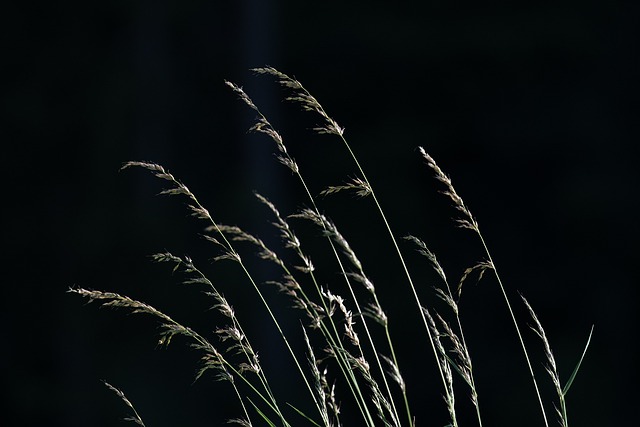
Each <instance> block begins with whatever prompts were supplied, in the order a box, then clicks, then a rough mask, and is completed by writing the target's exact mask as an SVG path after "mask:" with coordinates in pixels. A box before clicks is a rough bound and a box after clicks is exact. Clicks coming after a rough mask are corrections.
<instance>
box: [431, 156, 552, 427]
mask: <svg viewBox="0 0 640 427" xmlns="http://www.w3.org/2000/svg"><path fill="white" fill-rule="evenodd" d="M418 150H419V151H420V154H421V155H422V157H423V159H424V160H425V162H426V163H427V165H428V166H429V167H430V168H431V169H432V170H433V171H434V173H435V176H436V179H437V180H438V181H440V182H442V183H443V184H444V185H445V186H446V190H445V191H444V192H443V194H445V195H446V196H448V197H449V198H450V199H451V200H452V201H453V204H454V206H455V208H456V210H458V212H460V213H461V214H462V217H461V218H459V219H457V223H458V225H459V226H460V227H462V228H467V229H469V230H472V231H474V232H475V233H476V234H477V235H478V237H479V238H480V242H481V243H482V247H483V249H484V252H485V255H486V256H487V261H486V262H484V263H481V264H479V266H480V268H490V269H491V270H492V271H493V273H494V274H495V276H496V280H497V282H498V286H499V287H500V291H501V292H502V296H503V297H504V301H505V303H506V305H507V308H508V309H509V315H510V316H511V321H512V323H513V325H514V326H515V328H516V333H517V335H518V340H519V341H520V346H521V347H522V351H523V352H524V357H525V360H526V362H527V367H528V368H529V373H530V375H531V379H532V381H533V386H534V388H535V392H536V396H537V398H538V403H539V405H540V410H541V412H542V417H543V419H544V424H545V426H547V427H549V423H548V421H547V414H546V412H545V409H544V404H543V403H542V396H541V394H540V389H539V388H538V382H537V380H536V375H535V373H534V372H533V367H532V366H531V360H530V358H529V352H528V351H527V346H526V345H525V343H524V339H523V338H522V333H521V332H520V324H519V322H518V320H517V319H516V316H515V314H514V312H513V309H512V308H511V301H510V300H509V296H508V295H507V291H506V290H505V287H504V285H503V284H502V279H501V278H500V275H499V274H498V271H497V270H496V267H495V264H494V262H493V258H492V257H491V253H490V252H489V248H488V247H487V244H486V242H485V241H484V237H483V236H482V233H481V232H480V228H479V226H478V222H477V221H476V219H475V218H474V217H473V215H471V212H470V211H469V209H468V208H467V206H466V205H465V204H464V201H463V200H462V198H461V197H460V196H459V195H458V193H457V192H456V190H455V188H454V187H453V184H452V183H451V179H450V178H449V177H448V176H447V175H446V174H445V173H444V172H443V171H442V169H440V167H439V166H438V165H437V164H436V162H435V160H434V159H433V157H431V156H430V155H429V154H427V152H426V151H425V150H424V148H422V147H419V148H418Z"/></svg>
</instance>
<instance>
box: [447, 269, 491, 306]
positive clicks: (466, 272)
mask: <svg viewBox="0 0 640 427" xmlns="http://www.w3.org/2000/svg"><path fill="white" fill-rule="evenodd" d="M493 269H494V266H493V262H491V261H480V262H478V263H477V264H476V265H474V266H472V267H468V268H466V269H465V270H464V272H463V273H462V277H461V278H460V281H459V282H458V288H457V290H456V293H457V294H458V298H460V295H461V294H462V285H463V284H464V283H465V281H466V280H467V278H469V275H470V274H471V273H473V272H474V271H478V272H479V273H478V280H477V281H478V282H479V281H480V280H482V277H483V276H484V273H485V272H486V271H487V270H493Z"/></svg>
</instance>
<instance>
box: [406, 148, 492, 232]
mask: <svg viewBox="0 0 640 427" xmlns="http://www.w3.org/2000/svg"><path fill="white" fill-rule="evenodd" d="M418 151H420V154H421V155H422V157H423V158H424V160H425V161H426V162H427V166H429V167H430V168H431V169H432V170H433V171H434V172H435V174H436V179H437V180H438V181H440V182H442V183H443V184H444V185H445V186H446V187H447V189H446V190H445V191H443V192H442V193H443V194H444V195H446V196H448V197H449V198H450V199H451V200H452V201H453V205H454V206H455V208H456V209H457V210H458V211H459V212H460V213H462V218H459V219H457V220H456V222H457V223H458V225H459V226H460V227H462V228H468V229H470V230H474V231H475V232H476V233H479V232H480V230H479V229H478V223H477V222H476V220H475V218H474V217H473V215H471V212H470V211H469V209H468V208H467V206H466V205H465V204H464V201H463V200H462V197H460V196H459V195H458V193H457V192H456V189H455V188H454V187H453V184H452V182H451V178H449V177H448V176H447V175H446V174H445V173H444V172H443V171H442V169H440V167H439V166H438V164H437V163H436V161H435V160H434V159H433V157H431V156H430V155H429V154H428V153H427V152H426V151H425V150H424V148H422V147H418Z"/></svg>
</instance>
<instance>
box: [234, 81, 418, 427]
mask: <svg viewBox="0 0 640 427" xmlns="http://www.w3.org/2000/svg"><path fill="white" fill-rule="evenodd" d="M255 71H258V72H259V69H257V70H255ZM225 83H226V84H227V86H229V87H230V88H231V89H232V90H233V91H234V92H235V93H236V94H237V95H238V96H239V98H240V99H241V100H242V101H243V102H245V103H246V104H247V105H248V106H249V107H250V108H251V109H252V110H254V111H255V112H256V113H257V114H258V117H257V119H256V123H255V124H254V126H253V127H252V130H254V131H257V132H260V133H264V134H266V135H268V136H269V137H270V138H271V139H272V140H273V141H274V142H275V143H276V147H277V149H278V157H277V158H278V160H279V161H280V163H282V164H283V165H285V166H286V167H288V168H289V169H290V170H291V171H292V172H293V173H294V175H296V176H297V177H298V179H299V181H300V183H301V185H302V187H303V189H304V191H305V193H306V195H307V198H308V200H309V202H310V203H311V206H312V209H311V211H308V212H307V213H306V214H303V215H293V216H299V217H303V218H306V219H310V220H312V221H313V222H315V223H316V224H317V225H319V226H320V227H321V228H322V229H323V231H324V232H325V234H326V235H327V238H328V241H329V244H330V246H331V249H332V252H333V254H334V256H335V258H336V260H337V262H338V265H339V268H340V270H341V272H342V276H343V277H344V279H345V282H346V285H347V288H348V290H349V293H350V295H351V297H352V300H353V302H354V303H355V305H356V309H357V312H358V313H359V314H361V315H362V314H363V313H364V310H363V309H362V308H361V306H360V303H359V300H358V298H357V297H356V294H355V292H354V289H353V286H352V284H351V281H350V280H349V277H351V276H352V275H351V274H350V273H348V272H347V271H346V268H345V267H344V265H343V263H342V260H341V258H340V256H339V254H338V250H337V248H336V244H337V245H338V246H340V247H341V248H342V249H343V251H344V252H345V254H346V255H347V258H348V259H350V260H352V261H353V260H355V263H354V265H355V266H356V267H357V268H358V269H359V273H358V274H357V278H358V279H359V281H360V282H362V283H363V284H365V287H366V289H367V290H368V291H369V292H370V293H371V294H372V295H373V298H374V303H373V304H372V310H371V311H372V312H373V313H374V315H375V316H374V318H377V319H379V320H382V319H384V320H383V321H380V323H381V324H383V325H384V327H385V334H386V337H387V341H388V343H389V346H390V351H391V353H392V355H393V361H392V360H389V365H390V366H391V372H392V377H393V378H394V379H395V380H396V381H397V382H398V384H399V385H400V387H401V389H402V392H403V394H405V404H406V405H405V406H406V411H407V416H408V419H409V420H411V413H410V410H409V406H408V401H407V399H406V391H405V387H404V381H403V380H402V378H401V376H400V373H399V369H398V367H397V361H396V358H395V351H394V348H393V343H392V341H391V337H390V334H389V329H388V324H387V321H386V316H385V315H384V312H383V310H382V308H381V305H380V303H379V301H378V298H377V294H376V293H375V288H374V287H373V284H372V283H371V281H369V280H368V279H367V278H366V276H365V275H364V272H363V271H362V266H361V264H360V262H359V261H358V260H357V258H356V257H355V254H354V253H353V251H352V250H351V249H350V247H349V246H348V244H346V240H344V239H343V238H342V236H341V235H340V234H339V233H338V232H337V230H336V229H335V226H333V224H331V223H330V222H329V221H328V220H327V219H326V218H325V217H324V216H323V215H322V214H321V213H320V210H319V209H318V206H317V204H316V200H315V197H313V195H312V194H311V191H310V190H309V187H308V185H307V183H306V181H305V179H304V177H303V176H302V174H301V173H300V168H299V166H298V164H297V163H296V161H295V160H294V159H293V158H292V157H291V155H290V154H289V152H288V150H287V147H286V146H285V144H284V142H283V138H282V136H281V135H280V134H279V133H278V132H277V131H276V130H275V129H274V128H273V126H272V125H271V123H270V122H269V121H268V119H267V118H266V117H265V116H264V114H262V112H261V111H260V109H259V108H258V107H257V106H256V105H255V103H254V102H253V101H252V100H251V98H250V97H249V96H248V95H247V94H246V93H245V92H244V90H243V89H242V88H240V87H239V86H237V85H235V84H234V83H231V82H228V81H227V82H225ZM271 207H273V205H271ZM274 212H276V213H277V211H275V210H274ZM287 227H288V226H287ZM334 241H335V242H336V243H335V244H334ZM291 246H292V247H296V248H299V245H297V244H295V243H294V244H292V245H291ZM302 258H303V259H305V257H302ZM310 273H311V275H312V279H313V282H314V284H315V286H316V291H317V292H318V296H319V298H320V300H321V301H322V304H323V306H324V309H325V310H327V308H328V307H327V305H326V301H325V300H326V297H325V296H324V295H323V294H322V291H321V290H320V287H319V286H318V284H317V281H316V280H315V276H314V275H313V270H311V271H310ZM362 323H363V327H364V330H365V334H366V336H367V339H368V342H369V345H370V347H371V349H372V353H373V355H374V358H375V360H376V364H377V366H378V369H379V371H380V373H381V376H382V380H383V383H384V387H385V389H386V393H387V398H388V401H389V403H390V405H391V411H390V412H391V413H390V415H391V416H392V418H393V419H394V425H397V424H398V423H399V416H398V412H397V409H396V405H395V401H394V398H393V393H392V392H391V389H390V387H389V383H388V381H387V378H386V371H385V369H384V368H383V367H382V362H381V356H380V355H379V351H378V350H377V348H376V345H375V343H374V340H373V338H372V336H371V332H370V330H369V327H368V324H367V321H366V318H365V317H364V316H363V317H362ZM335 332H336V334H337V331H335ZM352 381H354V379H353V380H352ZM354 386H355V388H356V392H357V393H358V395H359V396H358V398H359V399H363V397H362V395H361V393H360V392H359V389H358V386H357V383H355V384H354ZM363 404H364V408H365V409H366V405H367V402H366V400H363ZM381 415H383V414H381Z"/></svg>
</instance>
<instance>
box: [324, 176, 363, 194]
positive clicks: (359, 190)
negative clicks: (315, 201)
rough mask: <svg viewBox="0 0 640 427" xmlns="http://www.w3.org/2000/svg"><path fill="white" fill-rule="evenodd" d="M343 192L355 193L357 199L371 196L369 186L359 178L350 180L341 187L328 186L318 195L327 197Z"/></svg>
mask: <svg viewBox="0 0 640 427" xmlns="http://www.w3.org/2000/svg"><path fill="white" fill-rule="evenodd" d="M345 190H348V191H353V192H355V194H356V196H358V197H367V196H369V195H371V186H370V185H369V183H367V182H366V181H364V180H362V179H360V178H350V180H349V181H347V182H346V183H345V184H343V185H335V186H329V187H327V188H325V189H324V190H322V191H321V192H320V195H321V196H328V195H330V194H335V193H339V192H341V191H345Z"/></svg>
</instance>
